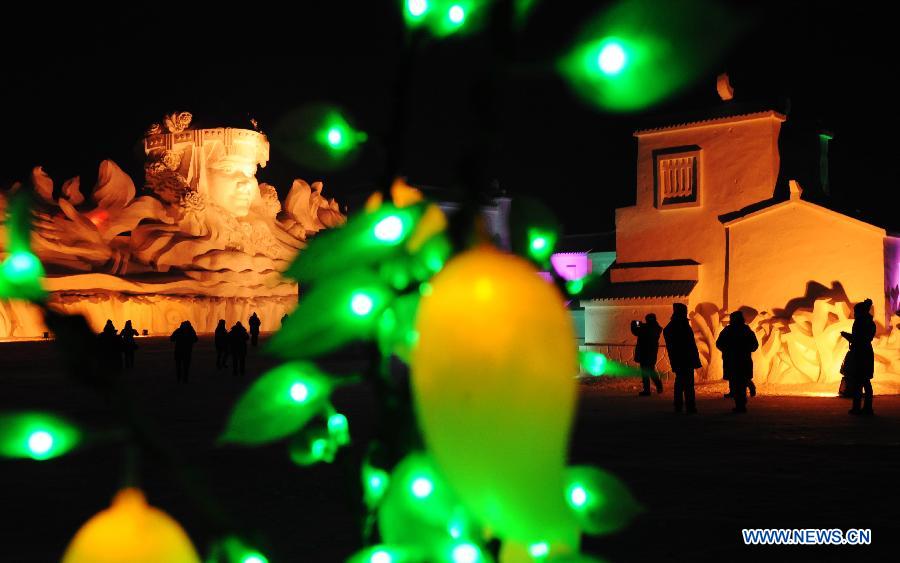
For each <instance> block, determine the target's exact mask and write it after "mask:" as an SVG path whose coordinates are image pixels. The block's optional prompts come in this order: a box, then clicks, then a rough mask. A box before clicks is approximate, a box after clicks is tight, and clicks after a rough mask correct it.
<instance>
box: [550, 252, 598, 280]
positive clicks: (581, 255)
mask: <svg viewBox="0 0 900 563" xmlns="http://www.w3.org/2000/svg"><path fill="white" fill-rule="evenodd" d="M550 263H551V264H553V269H554V270H556V273H557V275H559V277H561V278H562V279H564V280H566V281H572V280H580V279H581V278H583V277H584V276H586V275H588V274H590V273H591V260H590V259H589V258H588V255H587V253H586V252H557V253H556V254H554V255H552V256H550Z"/></svg>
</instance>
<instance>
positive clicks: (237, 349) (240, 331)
mask: <svg viewBox="0 0 900 563" xmlns="http://www.w3.org/2000/svg"><path fill="white" fill-rule="evenodd" d="M249 338H250V336H249V335H248V334H247V329H245V328H244V325H242V324H241V323H239V322H238V323H235V325H234V326H233V327H231V331H230V332H229V333H228V347H229V349H230V350H231V361H232V364H231V370H232V371H231V374H232V375H237V374H238V372H240V373H241V375H244V371H245V363H246V359H247V340H248V339H249Z"/></svg>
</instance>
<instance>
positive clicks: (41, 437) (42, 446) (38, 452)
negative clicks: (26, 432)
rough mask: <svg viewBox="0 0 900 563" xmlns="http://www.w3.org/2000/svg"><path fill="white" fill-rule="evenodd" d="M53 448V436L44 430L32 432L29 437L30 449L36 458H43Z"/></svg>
mask: <svg viewBox="0 0 900 563" xmlns="http://www.w3.org/2000/svg"><path fill="white" fill-rule="evenodd" d="M52 447H53V436H52V435H51V434H50V433H49V432H47V431H44V430H38V431H37V432H32V433H31V436H29V437H28V449H29V450H30V451H31V453H32V454H33V455H34V456H36V457H37V456H43V455H44V454H46V453H47V452H49V451H50V448H52Z"/></svg>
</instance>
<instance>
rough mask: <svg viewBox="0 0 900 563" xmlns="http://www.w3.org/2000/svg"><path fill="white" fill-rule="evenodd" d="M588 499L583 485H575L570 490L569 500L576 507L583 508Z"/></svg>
mask: <svg viewBox="0 0 900 563" xmlns="http://www.w3.org/2000/svg"><path fill="white" fill-rule="evenodd" d="M587 499H588V494H587V491H586V490H585V489H584V487H582V486H581V485H575V486H574V487H572V489H571V490H570V491H569V501H571V503H572V506H574V507H575V508H581V507H582V506H584V505H585V503H586V502H587Z"/></svg>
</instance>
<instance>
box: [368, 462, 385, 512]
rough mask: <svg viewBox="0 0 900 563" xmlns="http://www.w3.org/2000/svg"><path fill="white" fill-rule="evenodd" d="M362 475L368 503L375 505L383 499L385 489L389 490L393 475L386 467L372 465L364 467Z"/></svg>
mask: <svg viewBox="0 0 900 563" xmlns="http://www.w3.org/2000/svg"><path fill="white" fill-rule="evenodd" d="M362 475H363V484H364V487H365V500H366V504H368V505H369V506H374V505H376V504H378V503H379V502H380V501H381V498H382V497H383V496H384V493H385V491H387V488H388V484H389V483H390V482H391V477H390V475H388V474H387V472H386V471H385V470H384V469H379V468H377V467H372V466H371V465H366V466H364V467H363V472H362Z"/></svg>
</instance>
